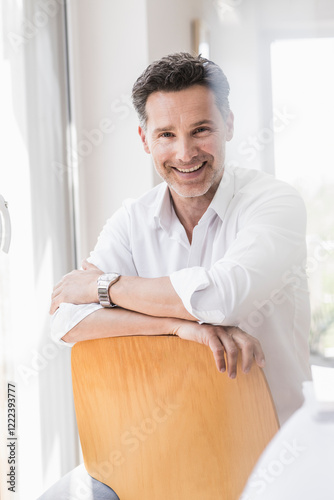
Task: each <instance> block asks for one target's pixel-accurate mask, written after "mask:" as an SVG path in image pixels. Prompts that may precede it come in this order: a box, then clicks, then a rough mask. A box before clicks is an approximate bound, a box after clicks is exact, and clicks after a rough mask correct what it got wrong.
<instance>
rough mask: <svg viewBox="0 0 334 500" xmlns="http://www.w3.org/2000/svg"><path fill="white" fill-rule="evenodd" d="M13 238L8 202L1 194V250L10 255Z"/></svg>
mask: <svg viewBox="0 0 334 500" xmlns="http://www.w3.org/2000/svg"><path fill="white" fill-rule="evenodd" d="M10 238H11V225H10V217H9V212H8V207H7V202H6V201H5V200H4V198H3V196H1V194H0V250H3V251H4V252H6V253H8V250H9V245H10Z"/></svg>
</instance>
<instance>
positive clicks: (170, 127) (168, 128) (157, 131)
mask: <svg viewBox="0 0 334 500" xmlns="http://www.w3.org/2000/svg"><path fill="white" fill-rule="evenodd" d="M174 129H175V127H173V125H167V126H166V127H157V128H155V129H154V130H153V134H160V133H161V132H170V131H171V130H174Z"/></svg>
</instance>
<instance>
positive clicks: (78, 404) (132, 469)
mask: <svg viewBox="0 0 334 500" xmlns="http://www.w3.org/2000/svg"><path fill="white" fill-rule="evenodd" d="M72 381H73V392H74V402H75V409H76V416H77V423H78V429H79V435H80V441H81V446H82V451H83V457H84V462H85V466H86V469H87V471H88V472H89V474H90V475H91V476H93V477H95V478H96V479H98V480H99V481H102V482H103V483H105V484H108V485H109V486H110V487H112V488H113V489H114V490H115V491H116V493H117V494H118V495H119V497H120V499H121V500H138V499H145V500H170V499H173V500H190V499H191V500H218V499H222V500H237V499H238V498H239V495H240V494H241V492H242V490H243V487H244V485H245V483H246V480H247V478H248V476H249V474H250V473H251V471H252V468H253V466H254V465H255V463H256V461H257V459H258V458H259V456H260V454H261V452H262V451H263V449H264V448H265V446H266V445H267V443H268V442H269V441H270V440H271V438H272V437H273V435H274V434H275V433H276V431H277V429H278V420H277V416H276V412H275V408H274V405H273V402H272V398H271V394H270V391H269V389H268V386H267V383H266V380H265V377H264V375H263V372H262V370H261V369H260V368H258V367H257V366H256V365H253V367H252V369H251V371H250V373H249V374H247V375H245V374H243V373H242V371H241V367H240V366H239V370H238V375H237V378H236V379H234V380H231V379H229V378H228V377H227V375H226V374H222V373H219V372H218V371H217V369H216V367H215V363H214V360H213V357H212V354H211V351H210V350H209V349H208V348H207V347H206V346H203V345H200V344H197V343H195V342H190V341H185V340H182V339H179V338H178V337H173V336H157V337H151V336H150V337H148V336H138V337H117V338H108V339H101V340H88V341H84V342H79V343H77V344H76V345H75V346H74V347H73V349H72Z"/></svg>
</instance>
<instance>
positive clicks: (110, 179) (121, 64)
mask: <svg viewBox="0 0 334 500" xmlns="http://www.w3.org/2000/svg"><path fill="white" fill-rule="evenodd" d="M68 3H69V30H70V31H69V35H70V40H69V41H70V57H71V59H70V62H71V99H72V108H73V110H74V116H73V123H74V127H75V130H76V141H75V142H74V144H73V146H72V154H71V156H72V158H73V157H77V159H78V177H79V197H80V200H79V206H80V226H79V229H80V230H79V233H80V239H81V241H80V242H79V248H78V254H79V263H80V261H81V259H82V258H84V257H87V256H88V253H89V251H90V250H91V249H92V248H93V247H94V245H95V242H96V239H97V236H98V234H99V232H100V230H101V229H102V226H103V224H104V223H105V221H106V219H107V218H108V217H109V216H110V215H111V214H112V213H113V212H114V211H115V210H116V209H117V208H118V207H119V206H120V205H121V203H122V201H123V200H124V199H125V198H128V197H136V196H139V195H140V194H141V193H143V192H144V191H146V190H147V189H149V188H150V187H151V186H152V185H153V177H152V167H151V163H150V160H149V157H148V156H147V155H145V153H144V152H143V149H142V146H141V143H140V139H139V136H138V135H137V118H136V115H135V112H134V110H133V108H132V107H131V105H130V94H131V89H132V84H133V83H134V81H135V79H136V78H137V77H138V75H139V74H140V73H141V71H143V69H144V68H145V67H146V66H147V63H148V46H147V29H146V5H145V0H126V1H124V2H115V1H110V0H98V1H94V2H93V1H91V0H80V1H79V0H70V1H69V2H68ZM102 123H104V132H101V124H102ZM98 129H100V131H99V132H98V133H97V132H96V130H98ZM93 130H95V132H94V133H92V131H93ZM87 134H88V135H87ZM92 142H93V144H92Z"/></svg>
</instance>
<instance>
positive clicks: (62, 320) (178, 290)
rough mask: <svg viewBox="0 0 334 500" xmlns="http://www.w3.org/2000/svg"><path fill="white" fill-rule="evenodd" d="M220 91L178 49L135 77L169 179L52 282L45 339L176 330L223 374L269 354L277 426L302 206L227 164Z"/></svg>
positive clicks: (157, 159) (292, 368) (148, 144)
mask: <svg viewBox="0 0 334 500" xmlns="http://www.w3.org/2000/svg"><path fill="white" fill-rule="evenodd" d="M228 95H229V84H228V82H227V79H226V77H225V75H224V74H223V72H222V71H221V69H220V68H219V67H218V66H217V65H215V64H214V63H213V62H211V61H208V60H206V59H204V58H202V57H192V56H191V55H190V54H184V53H181V54H174V55H171V56H168V57H165V58H162V59H161V60H160V61H157V62H155V63H153V64H151V65H150V66H149V67H148V68H147V69H146V70H145V71H144V73H143V74H142V75H141V76H140V77H139V79H138V80H137V81H136V83H135V85H134V87H133V103H134V106H135V109H136V111H137V113H138V116H139V120H140V126H139V135H140V137H141V140H142V143H143V146H144V150H145V151H146V153H148V154H151V156H152V159H153V162H154V165H155V168H156V170H157V172H158V174H159V175H160V176H161V177H162V179H163V180H164V181H165V182H164V183H162V184H160V185H159V186H157V187H155V188H153V189H152V190H151V191H149V192H148V193H146V194H144V195H143V196H142V197H141V198H139V199H138V200H135V201H127V202H125V203H124V205H123V207H122V208H121V209H120V210H119V211H117V212H116V213H115V214H114V215H113V216H112V217H111V219H109V220H108V221H107V223H106V225H105V227H104V229H103V231H102V233H101V235H100V237H99V240H98V242H97V245H96V247H95V249H94V251H93V252H92V253H91V255H90V258H89V260H87V261H85V262H84V263H83V270H80V271H73V272H72V273H70V274H69V275H66V276H65V277H64V278H63V279H62V280H61V281H60V283H58V285H56V287H55V288H54V292H53V295H52V304H51V309H50V312H51V313H52V314H54V318H53V326H52V336H53V338H54V339H55V340H60V339H62V340H63V341H65V342H67V343H68V344H69V345H73V342H77V341H80V340H85V339H91V338H101V337H110V336H121V335H136V334H138V332H140V331H145V332H146V334H147V335H157V334H166V333H170V334H175V335H178V336H179V337H181V338H183V339H188V340H192V341H196V342H200V343H204V344H206V345H208V346H209V347H210V349H211V350H212V352H213V356H214V360H215V363H216V365H217V368H218V369H219V370H220V371H225V370H227V373H228V375H229V376H230V377H232V378H233V377H235V376H236V361H237V356H238V352H239V351H240V352H241V357H242V367H243V370H244V371H245V372H247V371H249V369H250V367H251V364H252V362H253V359H255V361H256V362H257V363H258V364H259V365H260V366H264V354H265V356H266V368H265V373H266V376H267V379H268V382H269V385H270V388H271V391H272V394H273V398H274V401H275V404H276V408H277V411H278V414H279V417H280V419H281V422H282V421H284V420H286V418H287V417H288V416H290V415H291V413H292V412H293V411H294V410H295V409H297V408H298V407H299V406H300V404H301V402H302V395H301V383H302V381H303V380H305V379H308V378H309V369H308V347H307V337H308V329H309V316H310V314H309V298H308V291H307V282H306V276H305V269H304V262H305V258H306V248H305V247H306V246H305V209H304V205H303V202H302V201H301V199H300V197H299V196H298V194H297V193H296V192H295V190H294V189H293V188H291V187H290V186H288V185H286V184H285V183H283V182H280V181H278V180H275V179H274V178H272V177H271V176H269V175H266V174H264V173H261V172H258V171H252V170H245V169H240V168H232V167H229V168H227V167H226V166H225V145H226V142H227V141H230V140H231V139H232V136H233V114H232V112H231V111H230V108H229V102H228ZM104 273H107V274H106V275H105V274H104ZM98 280H99V291H98V285H97V281H98ZM112 305H117V306H118V307H115V308H112V307H110V306H112ZM106 306H107V307H106ZM108 306H109V307H108ZM261 346H262V347H261ZM262 349H263V350H262ZM50 498H51V497H50Z"/></svg>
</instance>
